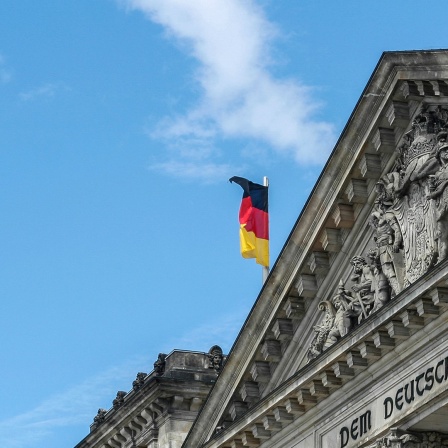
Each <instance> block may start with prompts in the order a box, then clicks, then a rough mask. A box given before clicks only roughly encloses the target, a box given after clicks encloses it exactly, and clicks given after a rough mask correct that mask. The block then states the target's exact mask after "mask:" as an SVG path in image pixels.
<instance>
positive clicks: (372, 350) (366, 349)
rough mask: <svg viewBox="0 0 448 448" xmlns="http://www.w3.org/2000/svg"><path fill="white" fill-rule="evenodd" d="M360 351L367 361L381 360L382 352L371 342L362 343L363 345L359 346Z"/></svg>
mask: <svg viewBox="0 0 448 448" xmlns="http://www.w3.org/2000/svg"><path fill="white" fill-rule="evenodd" d="M358 349H359V353H360V354H361V356H362V357H363V358H366V359H379V358H381V350H380V349H379V348H378V347H376V346H375V345H374V344H373V343H372V342H370V341H364V342H361V344H359V345H358Z"/></svg>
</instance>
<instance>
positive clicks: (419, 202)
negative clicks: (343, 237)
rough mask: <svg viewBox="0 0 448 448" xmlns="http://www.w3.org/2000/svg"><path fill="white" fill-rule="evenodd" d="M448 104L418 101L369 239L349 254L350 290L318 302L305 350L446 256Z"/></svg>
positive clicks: (315, 350)
mask: <svg viewBox="0 0 448 448" xmlns="http://www.w3.org/2000/svg"><path fill="white" fill-rule="evenodd" d="M447 137H448V108H445V107H442V106H439V105H438V106H429V105H424V106H422V110H421V112H420V113H419V114H418V115H417V116H416V118H415V119H414V121H413V122H412V126H411V129H410V130H409V131H408V132H407V133H406V134H405V137H404V143H402V144H401V146H400V147H399V148H398V149H397V152H398V157H397V159H396V161H395V164H394V166H393V168H392V169H391V170H390V172H389V173H387V174H385V175H383V176H382V177H381V178H380V179H379V181H378V182H377V184H376V200H375V204H374V207H373V210H372V213H371V218H370V222H369V224H370V226H371V228H372V238H371V241H370V244H369V245H368V249H367V253H366V254H364V256H362V255H361V254H360V255H357V256H355V257H353V258H352V259H351V261H350V262H351V265H352V268H353V271H352V276H351V278H350V282H349V287H348V288H347V289H345V287H344V285H343V284H342V282H341V283H340V285H339V289H338V292H337V294H336V295H335V296H334V297H333V298H332V299H331V300H330V301H324V302H321V303H320V304H319V309H321V310H322V311H324V312H325V315H324V317H323V318H322V321H321V323H320V324H319V325H317V326H316V327H315V328H314V331H315V335H314V338H313V340H312V342H311V345H310V347H309V350H308V359H314V358H315V357H316V356H318V355H319V354H320V353H322V351H323V350H325V348H327V347H329V346H331V345H332V344H334V343H335V342H336V341H337V340H338V339H340V338H341V337H342V336H344V335H345V334H346V333H347V332H348V331H350V330H351V329H352V328H353V327H354V326H356V325H358V324H359V323H360V322H361V321H362V320H364V319H365V318H366V317H368V316H369V315H370V314H371V313H373V312H375V311H377V310H378V309H380V308H381V307H382V306H383V305H385V304H386V303H387V302H388V301H389V300H393V298H394V297H395V296H396V295H398V294H399V293H400V292H401V291H402V290H403V289H404V288H406V287H407V286H409V285H410V284H412V283H413V282H415V281H416V280H418V279H419V278H420V277H421V276H422V275H424V274H425V273H426V272H427V271H428V269H430V268H431V267H432V266H434V265H435V264H437V263H439V262H441V261H442V260H444V259H445V258H447V256H448V188H447V187H448V138H447Z"/></svg>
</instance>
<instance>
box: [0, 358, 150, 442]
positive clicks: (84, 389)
mask: <svg viewBox="0 0 448 448" xmlns="http://www.w3.org/2000/svg"><path fill="white" fill-rule="evenodd" d="M145 364H147V359H143V358H136V359H132V360H128V361H127V362H126V363H125V364H122V365H119V366H117V367H114V368H111V369H109V370H107V371H105V372H102V373H100V374H98V375H97V376H94V377H92V378H89V379H87V380H86V381H84V382H83V383H81V384H79V385H76V386H74V387H73V388H71V389H69V390H67V391H65V392H62V393H60V394H57V395H54V396H53V397H50V398H49V399H48V400H45V401H44V402H42V403H41V404H40V405H39V406H37V407H36V408H34V409H31V410H29V411H27V412H25V413H23V414H20V415H17V416H15V417H11V418H8V419H6V420H3V421H0V446H4V447H8V448H25V447H26V448H30V447H31V448H37V447H41V446H44V445H45V443H44V442H43V440H44V439H45V438H46V437H48V436H49V435H51V434H53V433H54V432H56V431H57V430H58V429H60V428H63V427H70V426H74V425H78V424H81V423H85V422H89V423H90V422H92V421H93V417H94V416H95V415H96V410H97V409H98V408H100V407H105V408H107V407H108V406H107V404H106V403H108V404H111V403H112V399H113V398H115V392H116V389H114V385H116V384H117V382H121V381H123V382H124V383H126V384H129V386H130V385H131V383H132V380H133V379H134V378H135V374H136V373H137V372H138V371H139V370H141V369H142V366H144V365H145ZM115 387H116V386H115ZM129 389H130V387H129ZM88 430H89V428H88V426H87V425H86V434H87V433H88Z"/></svg>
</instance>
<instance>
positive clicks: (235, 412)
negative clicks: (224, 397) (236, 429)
mask: <svg viewBox="0 0 448 448" xmlns="http://www.w3.org/2000/svg"><path fill="white" fill-rule="evenodd" d="M247 409H248V406H247V403H244V402H242V401H232V403H230V406H229V415H230V417H231V419H232V420H233V421H235V420H236V419H237V418H238V417H240V416H241V415H243V414H244V413H245V412H246V411H247Z"/></svg>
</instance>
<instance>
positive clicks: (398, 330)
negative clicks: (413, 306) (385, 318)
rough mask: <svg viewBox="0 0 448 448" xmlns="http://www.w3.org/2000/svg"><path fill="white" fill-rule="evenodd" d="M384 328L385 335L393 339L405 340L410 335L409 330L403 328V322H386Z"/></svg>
mask: <svg viewBox="0 0 448 448" xmlns="http://www.w3.org/2000/svg"><path fill="white" fill-rule="evenodd" d="M385 327H386V330H387V333H388V334H389V336H390V337H391V338H393V339H407V338H408V337H409V336H410V334H411V333H410V332H409V329H408V328H407V327H405V326H404V324H403V322H400V321H391V322H388V323H387V324H386V325H385Z"/></svg>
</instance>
